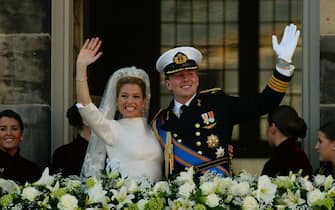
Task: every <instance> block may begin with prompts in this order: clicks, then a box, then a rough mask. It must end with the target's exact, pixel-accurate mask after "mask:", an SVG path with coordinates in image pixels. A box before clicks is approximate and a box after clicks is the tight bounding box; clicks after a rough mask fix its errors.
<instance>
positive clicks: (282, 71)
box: [276, 64, 295, 77]
mask: <svg viewBox="0 0 335 210" xmlns="http://www.w3.org/2000/svg"><path fill="white" fill-rule="evenodd" d="M294 68H295V67H294V65H291V64H290V67H289V69H282V68H279V66H278V65H276V70H277V71H278V72H279V73H280V74H281V75H284V76H287V77H291V76H292V75H293V73H294Z"/></svg>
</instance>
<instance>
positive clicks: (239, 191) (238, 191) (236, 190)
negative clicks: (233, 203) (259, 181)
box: [231, 182, 249, 196]
mask: <svg viewBox="0 0 335 210" xmlns="http://www.w3.org/2000/svg"><path fill="white" fill-rule="evenodd" d="M231 192H232V194H233V195H241V196H243V195H246V194H247V193H248V192H249V184H248V183H247V182H241V183H238V184H234V185H233V186H232V187H231Z"/></svg>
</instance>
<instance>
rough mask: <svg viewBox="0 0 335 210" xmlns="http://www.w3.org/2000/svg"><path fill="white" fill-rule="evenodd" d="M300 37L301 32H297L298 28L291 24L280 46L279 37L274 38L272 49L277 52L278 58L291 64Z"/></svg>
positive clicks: (286, 28)
mask: <svg viewBox="0 0 335 210" xmlns="http://www.w3.org/2000/svg"><path fill="white" fill-rule="evenodd" d="M299 36H300V31H299V30H297V26H296V25H294V24H290V25H289V26H286V27H285V31H284V35H283V38H282V40H281V42H280V43H279V44H278V40H277V36H276V35H273V36H272V47H273V49H274V51H275V52H276V54H277V56H278V58H280V59H283V60H284V61H286V62H288V63H291V62H292V60H291V59H292V56H293V53H294V51H295V48H296V46H297V43H298V40H299Z"/></svg>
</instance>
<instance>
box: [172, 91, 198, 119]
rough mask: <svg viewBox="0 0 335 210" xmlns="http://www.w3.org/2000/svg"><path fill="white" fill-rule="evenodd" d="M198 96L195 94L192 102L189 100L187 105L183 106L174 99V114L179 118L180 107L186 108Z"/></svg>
mask: <svg viewBox="0 0 335 210" xmlns="http://www.w3.org/2000/svg"><path fill="white" fill-rule="evenodd" d="M195 95H196V94H194V95H193V96H192V97H191V98H190V100H188V101H187V102H186V103H185V104H181V103H179V102H178V101H176V99H174V107H173V112H174V113H175V114H176V115H177V116H178V117H179V113H180V107H181V106H182V105H186V106H189V105H190V103H191V101H192V100H193V98H194V97H195Z"/></svg>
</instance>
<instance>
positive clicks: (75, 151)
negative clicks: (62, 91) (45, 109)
mask: <svg viewBox="0 0 335 210" xmlns="http://www.w3.org/2000/svg"><path fill="white" fill-rule="evenodd" d="M66 117H67V119H68V121H69V124H70V125H71V126H73V127H75V128H76V129H77V131H78V133H77V136H76V137H75V138H74V139H73V141H72V142H71V143H69V144H66V145H62V146H60V147H58V148H57V149H56V150H55V152H54V153H53V156H52V161H51V169H50V171H51V173H59V172H60V173H62V175H63V176H69V175H78V176H79V175H80V171H81V167H82V165H83V162H84V158H85V154H86V149H87V145H88V141H89V139H90V135H91V129H90V128H89V127H88V126H87V125H86V124H84V123H83V119H82V118H81V116H80V113H79V111H78V108H77V106H76V105H75V104H74V105H72V106H71V107H70V108H69V109H68V110H67V112H66Z"/></svg>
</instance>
